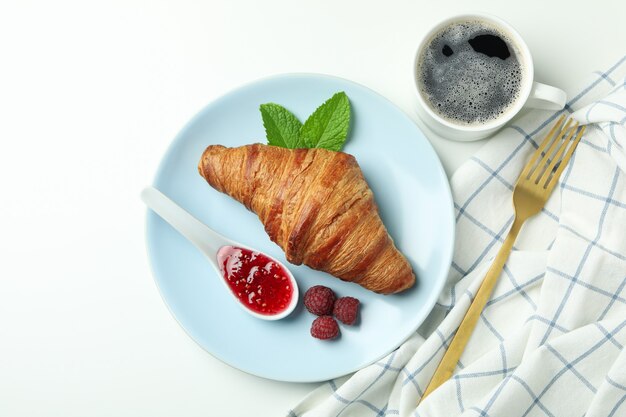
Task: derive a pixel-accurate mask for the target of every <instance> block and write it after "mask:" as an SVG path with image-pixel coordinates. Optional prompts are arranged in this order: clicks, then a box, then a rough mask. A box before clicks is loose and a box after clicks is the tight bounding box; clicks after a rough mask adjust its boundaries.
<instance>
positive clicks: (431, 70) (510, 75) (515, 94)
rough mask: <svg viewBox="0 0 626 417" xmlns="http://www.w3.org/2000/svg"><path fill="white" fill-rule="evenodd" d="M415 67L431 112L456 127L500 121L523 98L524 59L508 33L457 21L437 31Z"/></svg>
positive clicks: (482, 23) (473, 21)
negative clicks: (521, 94)
mask: <svg viewBox="0 0 626 417" xmlns="http://www.w3.org/2000/svg"><path fill="white" fill-rule="evenodd" d="M417 65H418V68H417V78H418V80H417V81H418V86H419V89H420V91H421V93H422V96H423V97H424V98H425V99H426V102H427V103H428V105H429V107H430V108H431V109H432V110H433V111H434V112H435V113H436V114H437V115H439V116H440V117H442V118H443V119H445V120H448V121H450V122H452V123H455V124H459V125H464V126H468V125H481V124H486V123H489V122H491V121H494V120H497V119H499V118H500V117H502V116H503V115H505V114H506V113H507V111H508V110H509V109H510V108H511V107H513V105H514V103H515V102H516V101H517V100H518V98H519V97H520V91H521V88H522V81H523V80H522V78H523V67H522V66H523V63H522V62H521V54H520V53H519V52H518V51H517V50H516V48H515V46H514V44H513V43H512V41H511V39H510V38H509V36H507V35H506V33H504V32H503V31H502V30H500V29H498V28H496V27H494V26H492V25H490V24H488V23H486V22H483V21H480V20H471V21H459V22H454V23H451V24H449V25H447V26H446V27H444V28H442V29H441V30H439V31H438V32H436V33H435V34H434V35H433V36H432V37H431V39H430V40H429V42H428V44H427V46H426V47H425V48H423V50H422V53H421V56H420V57H419V58H418V64H417Z"/></svg>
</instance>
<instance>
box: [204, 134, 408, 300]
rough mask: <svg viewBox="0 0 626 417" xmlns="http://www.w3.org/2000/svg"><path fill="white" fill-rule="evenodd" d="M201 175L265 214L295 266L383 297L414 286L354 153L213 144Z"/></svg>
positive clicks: (272, 233) (267, 226)
mask: <svg viewBox="0 0 626 417" xmlns="http://www.w3.org/2000/svg"><path fill="white" fill-rule="evenodd" d="M198 170H199V172H200V175H202V176H203V177H204V178H205V179H206V180H207V182H208V183H209V184H210V185H211V186H212V187H213V188H215V189H217V190H218V191H220V192H223V193H225V194H228V195H229V196H231V197H233V198H235V199H236V200H238V201H239V202H241V203H243V204H244V205H245V206H246V207H247V208H248V209H249V210H252V211H253V212H255V213H256V214H257V215H258V216H259V219H260V220H261V221H262V222H263V224H264V225H265V230H266V231H267V233H268V235H269V236H270V238H271V239H272V241H274V242H275V243H277V244H278V245H279V246H280V247H281V248H282V249H283V251H284V252H285V255H286V257H287V260H288V261H289V262H291V263H293V264H295V265H300V264H302V263H304V264H305V265H308V266H309V267H311V268H313V269H317V270H320V271H325V272H328V273H330V274H331V275H334V276H335V277H338V278H340V279H342V280H345V281H351V282H356V283H358V284H360V285H362V286H363V287H365V288H367V289H369V290H372V291H375V292H379V293H384V294H390V293H396V292H399V291H402V290H405V289H407V288H409V287H411V286H412V285H413V284H414V282H415V275H414V274H413V271H412V269H411V266H410V265H409V263H408V261H407V260H406V258H405V257H404V256H403V255H402V254H401V253H400V252H399V251H398V249H397V248H396V247H395V245H394V243H393V240H392V239H391V237H390V236H389V234H388V233H387V230H386V229H385V226H384V225H383V223H382V221H381V219H380V216H379V214H378V208H377V206H376V203H375V201H374V196H373V193H372V191H371V190H370V188H369V186H368V185H367V182H366V181H365V178H364V177H363V174H362V172H361V169H360V168H359V165H358V163H357V162H356V159H355V158H354V157H353V156H352V155H349V154H346V153H343V152H333V151H329V150H326V149H286V148H280V147H276V146H268V145H260V144H254V145H246V146H241V147H238V148H226V147H224V146H221V145H211V146H209V147H208V148H207V149H206V150H205V151H204V153H203V154H202V158H201V160H200V163H199V165H198Z"/></svg>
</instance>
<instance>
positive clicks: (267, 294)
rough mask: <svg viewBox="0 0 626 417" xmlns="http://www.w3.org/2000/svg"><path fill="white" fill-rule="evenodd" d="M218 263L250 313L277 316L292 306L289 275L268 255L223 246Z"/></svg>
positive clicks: (291, 289) (225, 277)
mask: <svg viewBox="0 0 626 417" xmlns="http://www.w3.org/2000/svg"><path fill="white" fill-rule="evenodd" d="M217 264H218V266H219V268H220V271H221V272H222V276H223V277H224V280H226V283H227V284H228V286H229V287H230V290H231V291H232V293H233V294H234V295H235V297H237V298H238V299H239V301H240V302H241V303H242V304H243V305H244V306H245V307H247V308H249V309H250V310H252V311H254V312H256V313H259V314H267V315H273V314H278V313H281V312H283V311H285V309H286V308H287V307H289V304H290V303H291V299H292V297H293V286H292V285H291V281H290V279H289V274H288V272H287V271H285V268H283V267H282V266H281V265H280V264H279V263H277V262H275V261H274V260H273V259H271V258H269V257H268V256H266V255H264V254H262V253H260V252H255V251H252V250H249V249H245V248H240V247H236V246H222V247H221V248H220V250H219V251H218V252H217Z"/></svg>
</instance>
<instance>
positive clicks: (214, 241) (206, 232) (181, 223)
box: [141, 187, 228, 265]
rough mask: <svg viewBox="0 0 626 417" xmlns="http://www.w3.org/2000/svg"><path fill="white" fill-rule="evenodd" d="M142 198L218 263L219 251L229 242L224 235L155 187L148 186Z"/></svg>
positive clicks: (214, 262) (142, 193) (212, 260)
mask: <svg viewBox="0 0 626 417" xmlns="http://www.w3.org/2000/svg"><path fill="white" fill-rule="evenodd" d="M141 199H142V200H143V202H144V203H146V205H147V206H148V207H149V208H150V209H152V210H153V211H154V212H155V213H156V214H158V215H159V216H161V218H163V220H165V221H166V222H168V223H169V224H170V225H171V226H172V227H173V228H174V229H176V230H177V231H178V232H179V233H180V234H181V235H183V236H184V237H186V238H187V239H188V240H189V241H190V242H191V243H193V244H194V245H195V246H196V247H197V248H198V249H200V251H202V252H203V253H204V254H205V255H206V256H207V257H208V258H209V259H210V260H211V262H212V263H213V264H214V265H216V262H217V261H216V258H215V256H216V254H217V251H218V250H219V248H221V247H222V246H224V245H227V244H228V240H227V239H226V238H225V237H224V236H222V235H220V234H219V233H217V232H215V231H213V230H212V229H210V228H209V227H208V226H206V225H205V224H204V223H202V222H201V221H200V220H198V219H196V218H195V217H193V216H192V215H191V214H189V213H188V212H187V211H185V210H184V209H183V208H182V207H180V206H179V205H178V204H176V203H174V202H173V201H172V200H170V199H169V198H168V197H167V196H166V195H165V194H163V193H162V192H160V191H159V190H157V189H156V188H154V187H146V188H145V189H144V190H143V191H142V192H141Z"/></svg>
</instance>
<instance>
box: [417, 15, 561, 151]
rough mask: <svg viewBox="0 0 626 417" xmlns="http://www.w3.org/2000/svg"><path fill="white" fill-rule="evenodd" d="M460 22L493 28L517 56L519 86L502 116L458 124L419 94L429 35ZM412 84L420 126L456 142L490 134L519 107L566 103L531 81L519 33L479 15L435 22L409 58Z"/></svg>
mask: <svg viewBox="0 0 626 417" xmlns="http://www.w3.org/2000/svg"><path fill="white" fill-rule="evenodd" d="M463 21H479V22H484V23H485V24H486V25H489V26H493V27H495V28H496V29H498V30H499V31H500V32H502V33H503V34H505V35H506V36H507V37H508V38H509V40H510V41H511V43H512V44H513V45H512V47H513V48H515V49H516V52H517V53H519V55H520V56H519V57H518V59H519V60H520V62H521V68H522V77H521V80H522V84H521V86H520V92H519V96H518V98H517V100H516V101H515V102H514V103H513V104H512V105H511V107H509V108H508V109H507V110H506V111H505V113H504V114H502V116H500V117H498V118H495V119H493V120H490V121H487V122H485V123H475V124H462V123H455V122H454V121H451V120H448V119H445V118H443V117H441V116H440V115H438V114H437V113H435V111H434V110H433V109H432V108H431V107H430V106H429V105H428V103H427V100H428V99H427V98H426V97H424V96H423V95H422V92H421V91H420V87H419V82H418V75H419V74H418V69H419V64H420V62H419V60H420V57H421V56H422V51H423V49H424V48H426V47H427V46H428V45H429V44H430V42H431V40H432V38H433V36H434V35H436V34H437V33H438V32H439V31H440V30H441V29H443V28H445V27H446V26H448V25H450V24H452V23H457V22H463ZM413 84H414V87H415V92H416V94H417V113H418V115H419V116H420V118H421V119H422V120H423V121H424V123H426V125H427V126H428V127H429V128H431V129H432V130H433V131H434V132H435V133H437V134H439V135H441V136H443V137H445V138H448V139H454V140H459V141H472V140H478V139H483V138H485V137H487V136H489V135H492V134H493V133H495V132H496V131H497V130H498V129H500V128H501V127H502V126H504V125H505V124H506V123H507V122H508V121H509V120H511V119H512V118H513V117H514V116H515V115H516V114H517V113H518V112H519V111H520V110H521V109H522V108H523V107H532V108H537V109H545V110H560V109H562V108H563V106H565V101H566V94H565V92H564V91H563V90H560V89H558V88H556V87H552V86H549V85H546V84H541V83H538V82H535V81H534V67H533V58H532V56H531V55H530V51H529V50H528V46H527V45H526V43H525V42H524V40H523V39H522V37H521V36H520V35H519V33H518V32H517V31H516V30H515V29H513V27H511V25H509V24H508V23H506V22H504V21H503V20H502V19H499V18H497V17H495V16H491V15H488V14H483V13H471V14H462V15H457V16H453V17H451V18H449V19H446V20H444V21H442V22H440V23H438V24H437V25H435V26H434V27H433V28H432V29H430V30H429V31H428V32H427V34H426V35H425V36H424V38H423V39H422V41H421V42H420V44H419V47H418V48H417V52H416V53H415V57H414V59H413Z"/></svg>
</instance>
